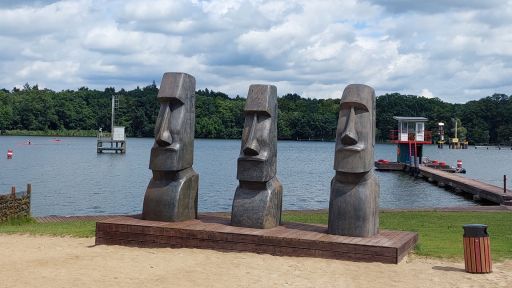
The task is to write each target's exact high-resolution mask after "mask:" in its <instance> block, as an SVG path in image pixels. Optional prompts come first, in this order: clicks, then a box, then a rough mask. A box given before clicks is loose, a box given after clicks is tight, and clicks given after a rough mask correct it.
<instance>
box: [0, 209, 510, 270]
mask: <svg viewBox="0 0 512 288" xmlns="http://www.w3.org/2000/svg"><path fill="white" fill-rule="evenodd" d="M283 219H284V221H289V222H302V223H316V224H327V212H315V211H313V212H312V211H307V212H301V211H290V212H285V213H284V215H283ZM95 223H96V222H95V221H69V222H54V223H36V222H35V221H34V220H33V219H32V218H20V219H11V220H9V221H8V222H5V223H1V224H0V233H9V234H14V233H25V234H26V233H28V234H36V235H52V236H72V237H94V235H95V230H96V224H95ZM470 223H480V224H487V225H489V228H488V232H489V235H490V237H491V252H492V257H493V259H494V260H503V259H512V213H510V212H382V213H380V228H381V229H388V230H403V231H414V232H418V234H419V236H420V240H419V243H418V245H417V246H416V250H415V252H416V254H417V255H422V256H430V257H441V258H456V259H461V258H462V257H463V248H462V234H463V230H462V225H464V224H470Z"/></svg>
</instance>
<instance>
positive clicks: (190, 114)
mask: <svg viewBox="0 0 512 288" xmlns="http://www.w3.org/2000/svg"><path fill="white" fill-rule="evenodd" d="M157 99H158V101H159V102H160V111H159V112H158V118H157V120H156V125H155V144H154V145H153V148H151V158H150V160H149V169H151V170H156V171H178V170H182V169H185V168H189V167H192V163H193V156H194V155H193V154H194V126H195V79H194V77H192V76H191V75H188V74H185V73H165V74H164V77H163V78H162V83H161V85H160V91H159V92H158V96H157Z"/></svg>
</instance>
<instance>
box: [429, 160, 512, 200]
mask: <svg viewBox="0 0 512 288" xmlns="http://www.w3.org/2000/svg"><path fill="white" fill-rule="evenodd" d="M419 170H420V173H421V175H423V177H426V178H431V179H433V180H434V181H436V182H442V183H445V184H447V185H449V186H451V187H453V188H458V189H460V190H462V191H464V192H466V193H470V194H473V195H477V196H479V197H480V198H482V199H486V200H489V201H491V202H494V203H497V204H503V205H512V190H510V189H507V190H506V191H507V193H504V191H503V187H498V186H495V185H491V184H488V183H484V182H481V181H478V180H475V179H471V178H466V177H463V176H459V175H457V174H452V173H447V172H444V171H440V170H438V169H434V168H430V167H426V166H423V165H420V167H419Z"/></svg>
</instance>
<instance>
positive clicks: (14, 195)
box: [11, 186, 16, 197]
mask: <svg viewBox="0 0 512 288" xmlns="http://www.w3.org/2000/svg"><path fill="white" fill-rule="evenodd" d="M11 196H12V197H16V187H14V186H12V187H11Z"/></svg>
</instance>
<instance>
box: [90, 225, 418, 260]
mask: <svg viewBox="0 0 512 288" xmlns="http://www.w3.org/2000/svg"><path fill="white" fill-rule="evenodd" d="M326 231H327V228H326V226H324V225H311V224H301V223H285V224H284V225H282V226H279V227H276V228H272V229H252V228H242V227H234V226H230V225H229V219H227V218H222V217H217V216H200V217H199V219H196V220H190V221H184V222H158V221H145V220H141V219H139V218H137V217H127V216H124V217H116V218H111V219H108V220H103V221H98V222H97V223H96V245H103V244H104V245H124V246H136V247H171V248H202V249H213V250H221V251H243V252H254V253H265V254H272V255H278V256H302V257H318V258H329V259H343V260H354V261H367V262H382V263H399V262H400V260H401V259H402V258H403V257H404V256H405V255H407V253H408V252H409V251H410V250H411V249H412V248H413V247H414V246H415V244H416V242H417V241H418V234H417V233H413V232H402V231H381V232H380V234H379V235H377V236H374V237H368V238H359V237H345V236H337V235H329V234H326Z"/></svg>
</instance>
